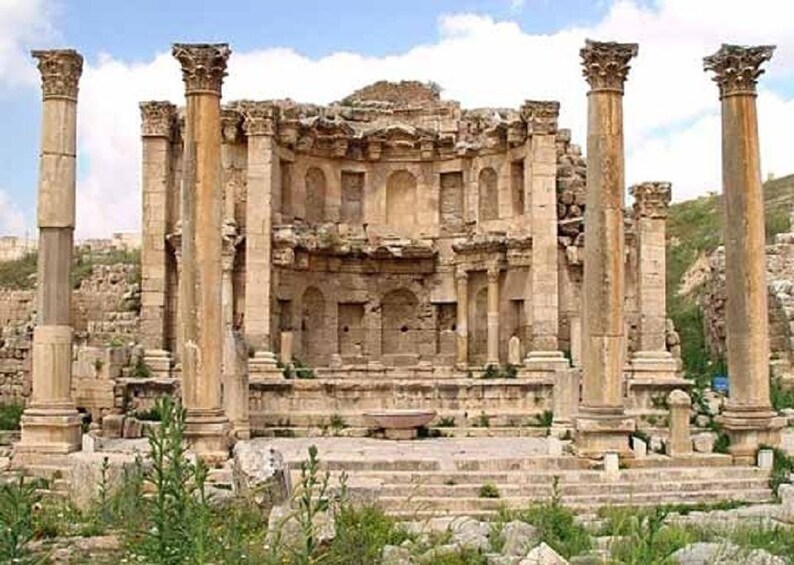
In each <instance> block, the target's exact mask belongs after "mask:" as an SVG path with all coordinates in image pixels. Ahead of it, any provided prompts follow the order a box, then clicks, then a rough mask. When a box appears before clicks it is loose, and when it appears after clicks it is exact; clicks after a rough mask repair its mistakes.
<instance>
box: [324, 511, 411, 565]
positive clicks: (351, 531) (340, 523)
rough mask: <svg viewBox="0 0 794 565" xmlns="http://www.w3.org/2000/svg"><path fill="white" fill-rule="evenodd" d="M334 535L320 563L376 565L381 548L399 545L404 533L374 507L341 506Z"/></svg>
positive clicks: (402, 540) (406, 537)
mask: <svg viewBox="0 0 794 565" xmlns="http://www.w3.org/2000/svg"><path fill="white" fill-rule="evenodd" d="M335 527H336V536H335V537H334V540H333V542H332V543H331V547H330V548H329V549H328V552H327V553H325V554H324V555H323V556H322V561H323V563H332V564H338V565H347V564H357V565H370V564H372V565H376V564H378V563H380V562H381V561H380V557H381V553H382V552H383V547H384V546H386V545H400V544H401V543H402V542H404V541H405V540H406V539H409V536H408V534H407V533H406V532H405V531H404V530H402V529H401V528H400V527H399V526H398V524H397V522H396V521H395V520H394V518H391V517H390V516H387V515H386V514H385V513H384V512H383V510H382V509H381V508H379V507H378V506H372V505H367V506H360V507H356V506H352V505H348V504H343V505H342V506H341V508H340V510H339V512H338V513H337V515H336V523H335Z"/></svg>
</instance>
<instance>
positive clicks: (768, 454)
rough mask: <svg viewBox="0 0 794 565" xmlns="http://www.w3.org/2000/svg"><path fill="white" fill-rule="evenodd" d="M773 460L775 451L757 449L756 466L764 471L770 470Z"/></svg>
mask: <svg viewBox="0 0 794 565" xmlns="http://www.w3.org/2000/svg"><path fill="white" fill-rule="evenodd" d="M774 462H775V452H774V451H772V450H771V449H759V450H758V468H759V469H763V470H764V471H771V470H772V466H773V465H774Z"/></svg>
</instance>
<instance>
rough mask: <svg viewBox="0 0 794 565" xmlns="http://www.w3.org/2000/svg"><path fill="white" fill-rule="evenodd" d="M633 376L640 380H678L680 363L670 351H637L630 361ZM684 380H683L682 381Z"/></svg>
mask: <svg viewBox="0 0 794 565" xmlns="http://www.w3.org/2000/svg"><path fill="white" fill-rule="evenodd" d="M629 368H630V370H631V372H632V376H634V374H636V375H637V376H638V377H640V378H646V379H650V378H654V379H676V378H678V372H679V371H680V370H681V367H680V361H679V360H678V359H676V358H675V357H673V356H672V354H671V353H670V352H669V351H636V352H635V353H634V354H633V355H632V356H631V359H630V361H629ZM682 380H683V379H682Z"/></svg>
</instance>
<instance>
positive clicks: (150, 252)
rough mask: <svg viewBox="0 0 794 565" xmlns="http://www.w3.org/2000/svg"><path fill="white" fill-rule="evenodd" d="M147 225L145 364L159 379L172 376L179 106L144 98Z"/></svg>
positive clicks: (143, 270)
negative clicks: (170, 243) (171, 248)
mask: <svg viewBox="0 0 794 565" xmlns="http://www.w3.org/2000/svg"><path fill="white" fill-rule="evenodd" d="M140 109H141V145H142V147H143V170H142V174H141V181H142V191H143V199H142V203H143V213H142V216H141V217H142V218H143V229H142V234H141V341H142V344H143V347H144V362H145V363H146V364H147V365H148V366H149V367H150V368H151V369H152V372H153V373H154V374H155V375H157V376H161V377H168V376H170V374H171V352H170V351H168V345H167V328H168V313H167V311H168V307H167V304H168V289H169V280H168V278H169V277H168V249H167V246H166V235H167V226H168V210H170V209H171V206H170V202H169V200H170V199H171V194H172V187H171V178H172V176H171V173H172V171H171V162H172V154H171V151H172V141H173V135H174V123H175V121H176V106H174V105H173V104H171V103H170V102H141V104H140Z"/></svg>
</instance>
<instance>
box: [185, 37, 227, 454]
mask: <svg viewBox="0 0 794 565" xmlns="http://www.w3.org/2000/svg"><path fill="white" fill-rule="evenodd" d="M229 53H230V51H229V47H228V46H227V45H226V44H175V45H174V47H173V55H174V57H175V58H176V59H177V60H178V61H179V62H180V64H181V65H182V78H183V80H184V83H185V95H186V98H187V103H186V112H185V114H186V116H185V132H184V158H183V162H182V281H181V284H180V293H181V295H180V303H181V307H182V313H183V318H182V324H181V331H182V335H183V346H182V347H183V356H182V396H183V401H184V404H185V408H186V410H187V416H186V430H185V437H186V439H188V441H189V442H190V443H191V444H192V448H193V449H194V450H195V451H196V453H197V454H198V455H199V456H200V457H202V458H204V459H207V460H209V461H216V460H225V459H226V458H227V457H228V448H229V437H228V434H229V421H228V419H227V417H226V414H225V413H224V411H223V404H222V398H221V375H222V351H223V339H224V333H223V312H222V309H221V280H222V267H221V244H222V241H221V218H222V210H221V206H222V187H221V121H220V110H221V105H220V99H221V87H222V84H223V77H224V76H225V75H226V61H227V59H228V57H229Z"/></svg>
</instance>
